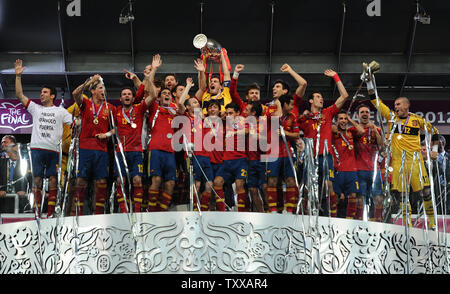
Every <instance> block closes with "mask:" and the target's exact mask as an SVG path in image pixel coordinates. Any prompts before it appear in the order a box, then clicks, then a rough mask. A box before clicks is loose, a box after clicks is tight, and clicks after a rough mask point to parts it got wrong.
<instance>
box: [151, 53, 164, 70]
mask: <svg viewBox="0 0 450 294" xmlns="http://www.w3.org/2000/svg"><path fill="white" fill-rule="evenodd" d="M161 65H162V60H161V55H159V54H156V55H155V56H153V61H152V68H154V69H158V68H159V67H160V66H161Z"/></svg>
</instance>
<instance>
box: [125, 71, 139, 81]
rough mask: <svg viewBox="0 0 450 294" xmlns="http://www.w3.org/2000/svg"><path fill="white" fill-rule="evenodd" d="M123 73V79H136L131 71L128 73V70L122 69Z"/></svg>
mask: <svg viewBox="0 0 450 294" xmlns="http://www.w3.org/2000/svg"><path fill="white" fill-rule="evenodd" d="M123 71H124V72H125V77H126V78H127V79H129V80H133V79H135V78H136V74H134V73H132V72H131V71H129V70H128V69H124V70H123Z"/></svg>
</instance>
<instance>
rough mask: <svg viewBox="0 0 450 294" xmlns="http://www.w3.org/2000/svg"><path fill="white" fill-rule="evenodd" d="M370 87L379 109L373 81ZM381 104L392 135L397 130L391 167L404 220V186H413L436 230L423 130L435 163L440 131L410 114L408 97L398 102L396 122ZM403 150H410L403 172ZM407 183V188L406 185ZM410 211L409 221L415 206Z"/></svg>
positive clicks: (393, 137)
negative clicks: (424, 150) (424, 158)
mask: <svg viewBox="0 0 450 294" xmlns="http://www.w3.org/2000/svg"><path fill="white" fill-rule="evenodd" d="M366 84H367V90H368V91H369V95H370V99H371V103H372V104H373V105H374V106H375V107H377V99H376V96H375V89H374V84H373V82H372V80H369V81H368V82H367V83H366ZM378 101H379V103H378V104H379V105H378V111H380V113H381V115H382V116H383V117H384V118H385V119H386V120H387V128H388V134H390V133H391V130H392V128H393V130H392V131H393V135H392V157H391V166H392V168H393V170H392V175H391V179H392V182H391V191H392V194H393V195H394V197H395V198H396V200H397V201H398V202H399V203H400V207H402V208H403V209H402V211H403V217H404V219H405V215H406V208H405V207H404V206H403V205H402V202H401V201H402V199H404V197H402V193H404V192H405V191H404V186H406V188H407V189H409V185H410V186H411V188H412V191H413V192H418V191H421V192H422V193H421V194H422V195H423V201H424V208H425V212H426V215H427V217H428V219H429V227H430V228H431V229H435V220H434V213H433V202H432V197H431V189H430V179H429V178H428V173H427V170H426V169H425V165H424V161H423V158H422V154H421V153H420V131H424V130H425V127H426V128H427V131H428V133H431V134H432V137H431V141H432V147H431V148H432V151H431V153H430V157H431V159H432V160H435V159H436V158H437V154H438V152H437V147H438V134H439V132H438V130H437V129H436V128H435V127H433V126H432V125H431V124H430V123H429V122H426V125H425V120H424V119H423V118H422V117H421V116H419V115H417V114H415V113H411V112H409V107H410V102H409V100H408V98H406V97H399V98H397V99H395V102H394V116H393V117H394V119H393V120H391V112H392V110H391V109H389V107H387V106H386V105H385V104H384V103H383V102H381V100H378ZM403 150H405V151H406V165H405V166H404V167H403V170H402V171H401V164H402V153H403ZM414 152H418V156H419V160H417V159H416V161H414V166H413V167H412V172H411V165H412V163H413V155H414ZM419 165H420V166H421V170H422V171H421V172H422V179H420V170H419ZM400 172H401V173H402V174H404V175H406V177H402V175H401V174H400ZM409 177H411V178H409ZM405 183H406V185H404V184H405ZM403 196H404V195H403ZM408 210H409V218H411V206H409V207H408ZM409 225H410V226H411V219H409Z"/></svg>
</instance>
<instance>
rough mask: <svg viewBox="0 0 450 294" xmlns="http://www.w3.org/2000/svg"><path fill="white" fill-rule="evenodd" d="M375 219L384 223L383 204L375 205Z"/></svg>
mask: <svg viewBox="0 0 450 294" xmlns="http://www.w3.org/2000/svg"><path fill="white" fill-rule="evenodd" d="M373 218H374V221H376V222H383V203H381V204H375V208H374V210H373Z"/></svg>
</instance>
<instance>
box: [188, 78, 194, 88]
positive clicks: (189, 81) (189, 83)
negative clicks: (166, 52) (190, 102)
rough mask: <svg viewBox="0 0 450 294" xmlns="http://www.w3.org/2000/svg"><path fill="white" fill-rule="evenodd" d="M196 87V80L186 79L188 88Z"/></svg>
mask: <svg viewBox="0 0 450 294" xmlns="http://www.w3.org/2000/svg"><path fill="white" fill-rule="evenodd" d="M193 86H194V80H192V78H190V77H189V78H187V79H186V87H193Z"/></svg>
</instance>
